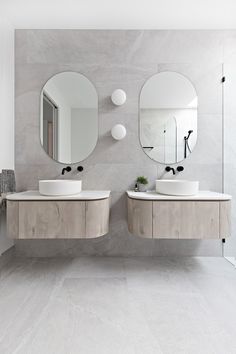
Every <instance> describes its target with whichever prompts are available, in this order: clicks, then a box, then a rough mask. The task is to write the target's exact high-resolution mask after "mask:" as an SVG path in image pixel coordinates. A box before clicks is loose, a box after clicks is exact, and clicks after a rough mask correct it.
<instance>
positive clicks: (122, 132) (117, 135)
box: [111, 124, 126, 140]
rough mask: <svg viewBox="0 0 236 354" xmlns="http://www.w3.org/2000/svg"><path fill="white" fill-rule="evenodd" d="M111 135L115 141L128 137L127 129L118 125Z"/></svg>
mask: <svg viewBox="0 0 236 354" xmlns="http://www.w3.org/2000/svg"><path fill="white" fill-rule="evenodd" d="M111 135H112V137H113V138H114V139H115V140H122V139H124V137H125V136H126V128H125V127H124V126H123V125H122V124H116V125H114V127H113V128H112V130H111Z"/></svg>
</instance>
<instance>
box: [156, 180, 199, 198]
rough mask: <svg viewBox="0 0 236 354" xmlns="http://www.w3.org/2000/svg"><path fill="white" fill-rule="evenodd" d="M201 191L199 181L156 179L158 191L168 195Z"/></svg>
mask: <svg viewBox="0 0 236 354" xmlns="http://www.w3.org/2000/svg"><path fill="white" fill-rule="evenodd" d="M198 191H199V182H198V181H187V180H177V179H175V180H174V179H173V180H171V179H161V180H156V192H157V193H160V194H166V195H196V194H197V193H198Z"/></svg>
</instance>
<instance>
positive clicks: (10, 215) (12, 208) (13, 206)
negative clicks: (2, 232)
mask: <svg viewBox="0 0 236 354" xmlns="http://www.w3.org/2000/svg"><path fill="white" fill-rule="evenodd" d="M7 236H8V237H9V238H13V239H16V238H18V237H19V202H10V201H7Z"/></svg>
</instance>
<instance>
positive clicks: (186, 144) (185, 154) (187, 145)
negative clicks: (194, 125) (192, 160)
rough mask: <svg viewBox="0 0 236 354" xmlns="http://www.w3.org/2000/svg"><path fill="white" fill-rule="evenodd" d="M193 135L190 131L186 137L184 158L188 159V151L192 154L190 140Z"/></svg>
mask: <svg viewBox="0 0 236 354" xmlns="http://www.w3.org/2000/svg"><path fill="white" fill-rule="evenodd" d="M192 133H193V130H189V131H188V135H187V136H185V137H184V158H185V159H186V157H187V150H188V151H189V152H190V153H191V152H192V151H191V149H190V147H189V143H188V139H189V137H190V135H191V134H192Z"/></svg>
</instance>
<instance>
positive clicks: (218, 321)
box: [0, 257, 236, 354]
mask: <svg viewBox="0 0 236 354" xmlns="http://www.w3.org/2000/svg"><path fill="white" fill-rule="evenodd" d="M0 353H1V354H13V353H14V354H15V353H17V354H18V353H19V354H74V353H76V354H107V353H108V354H117V353H119V354H159V353H163V354H178V353H184V354H195V353H196V354H218V353H219V354H231V353H232V354H235V353H236V270H235V269H234V267H233V266H232V265H231V264H230V263H228V262H227V261H226V260H225V259H223V258H181V259H172V258H171V259H170V258H125V259H122V258H99V257H97V258H74V259H67V258H65V259H64V258H60V259H59V258H56V259H55V258H54V259H22V258H18V259H17V258H16V259H14V260H12V261H10V263H8V264H7V265H5V266H4V267H3V268H2V269H1V271H0Z"/></svg>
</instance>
